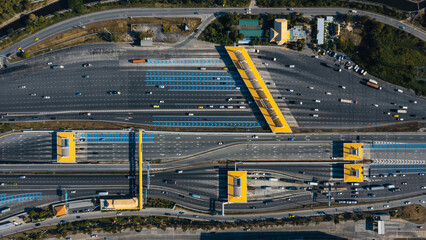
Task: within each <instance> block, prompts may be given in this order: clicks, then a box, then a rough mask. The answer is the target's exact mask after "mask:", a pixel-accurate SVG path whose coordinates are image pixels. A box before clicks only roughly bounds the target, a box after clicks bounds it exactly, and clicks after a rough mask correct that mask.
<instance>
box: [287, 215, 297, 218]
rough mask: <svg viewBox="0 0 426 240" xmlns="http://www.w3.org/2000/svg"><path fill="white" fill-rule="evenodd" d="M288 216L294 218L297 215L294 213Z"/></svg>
mask: <svg viewBox="0 0 426 240" xmlns="http://www.w3.org/2000/svg"><path fill="white" fill-rule="evenodd" d="M288 217H290V218H294V217H296V215H294V214H288Z"/></svg>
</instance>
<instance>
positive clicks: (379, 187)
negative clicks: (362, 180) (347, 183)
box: [367, 186, 385, 191]
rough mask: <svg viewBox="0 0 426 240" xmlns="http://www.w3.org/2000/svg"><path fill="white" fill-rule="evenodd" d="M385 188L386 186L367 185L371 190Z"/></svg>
mask: <svg viewBox="0 0 426 240" xmlns="http://www.w3.org/2000/svg"><path fill="white" fill-rule="evenodd" d="M384 189H385V187H384V186H368V187H367V190H370V191H376V190H384Z"/></svg>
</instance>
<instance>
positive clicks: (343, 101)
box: [339, 98, 358, 104]
mask: <svg viewBox="0 0 426 240" xmlns="http://www.w3.org/2000/svg"><path fill="white" fill-rule="evenodd" d="M339 102H342V103H353V104H357V103H358V101H355V100H349V99H343V98H340V99H339Z"/></svg>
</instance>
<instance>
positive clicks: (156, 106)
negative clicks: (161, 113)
mask: <svg viewBox="0 0 426 240" xmlns="http://www.w3.org/2000/svg"><path fill="white" fill-rule="evenodd" d="M152 107H153V108H160V106H159V105H152Z"/></svg>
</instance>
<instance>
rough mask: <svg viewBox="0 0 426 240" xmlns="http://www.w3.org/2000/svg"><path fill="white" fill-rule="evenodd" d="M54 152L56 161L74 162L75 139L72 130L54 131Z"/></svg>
mask: <svg viewBox="0 0 426 240" xmlns="http://www.w3.org/2000/svg"><path fill="white" fill-rule="evenodd" d="M56 152H57V155H56V159H57V161H58V163H75V140H74V133H73V132H57V133H56Z"/></svg>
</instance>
